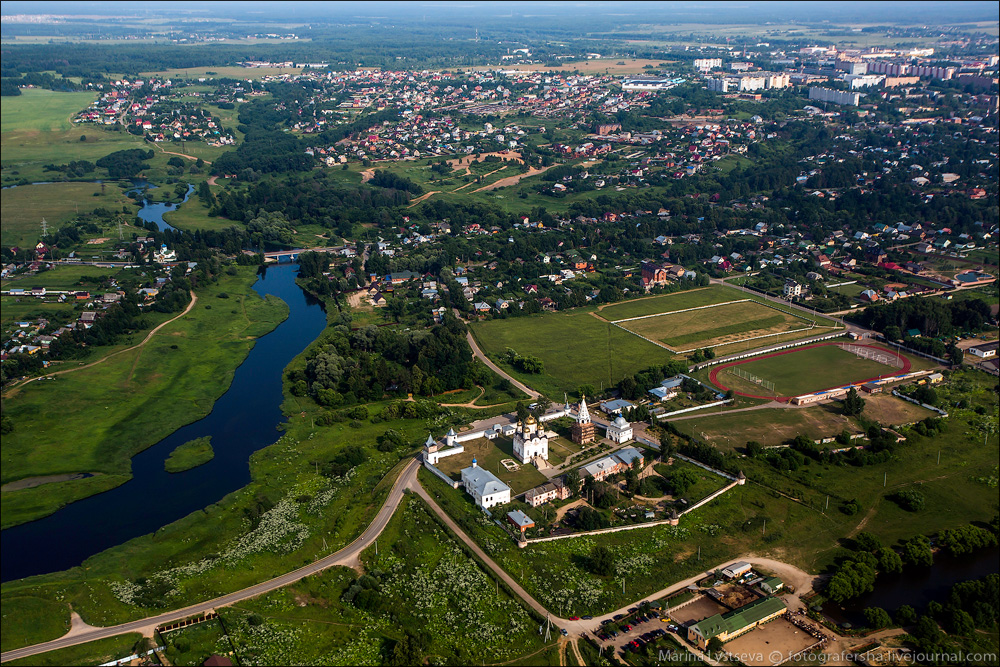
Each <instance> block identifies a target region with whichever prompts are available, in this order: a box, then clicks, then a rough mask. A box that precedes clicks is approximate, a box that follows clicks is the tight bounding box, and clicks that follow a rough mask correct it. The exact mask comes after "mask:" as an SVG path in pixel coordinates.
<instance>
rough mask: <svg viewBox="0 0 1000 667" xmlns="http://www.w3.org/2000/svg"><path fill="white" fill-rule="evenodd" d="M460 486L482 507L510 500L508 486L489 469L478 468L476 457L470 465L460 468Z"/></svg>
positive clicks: (485, 507)
mask: <svg viewBox="0 0 1000 667" xmlns="http://www.w3.org/2000/svg"><path fill="white" fill-rule="evenodd" d="M462 486H463V487H465V491H466V493H468V494H469V495H470V496H472V499H473V500H474V501H475V502H476V504H477V505H479V506H480V507H482V508H483V509H489V508H490V507H493V506H494V505H503V504H505V503H509V502H510V487H509V486H507V485H506V484H504V483H503V482H501V481H500V479H499V478H498V477H497V476H496V475H494V474H493V473H491V472H490V471H489V470H484V469H483V468H480V467H479V464H478V463H477V462H476V459H472V465H471V466H470V467H468V468H463V469H462Z"/></svg>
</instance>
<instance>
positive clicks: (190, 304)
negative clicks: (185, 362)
mask: <svg viewBox="0 0 1000 667" xmlns="http://www.w3.org/2000/svg"><path fill="white" fill-rule="evenodd" d="M190 293H191V301H190V302H188V305H187V308H185V309H184V310H183V311H181V313H180V315H178V316H177V317H171V318H170V319H169V320H167V321H166V322H163V323H161V324H159V325H157V326H156V327H155V328H154V329H152V330H151V331H150V332H149V333H148V334H146V337H145V338H143V339H142V342H141V343H138V344H136V345H133V346H131V347H126V348H125V349H123V350H117V351H115V352H112V353H111V354H108V355H105V356H103V357H101V358H100V359H98V360H97V361H92V362H90V363H89V364H86V365H85V366H75V367H73V368H65V369H63V370H61V371H53V372H51V373H46V374H45V375H39V376H37V377H33V378H28V379H27V380H22V381H21V382H18V383H17V384H13V385H11V387H10V389H8V390H7V392H6V393H5V394H4V398H9V397H10V396H12V395H13V393H11V392H12V391H13V390H14V389H15V388H17V387H23V386H24V385H26V384H28V383H29V382H34V381H36V380H44V379H46V378H52V377H55V376H56V375H65V374H66V373H72V372H74V371H82V370H83V369H84V368H90V367H91V366H96V365H97V364H103V363H104V362H105V361H107V360H108V359H110V358H111V357H115V356H118V355H119V354H122V353H125V352H130V351H131V350H135V349H137V348H140V347H142V346H143V345H145V344H146V343H148V342H149V341H150V339H151V338H152V337H153V336H154V335H155V334H156V332H157V331H159V330H160V329H162V328H163V327H165V326H167V325H168V324H170V323H171V322H173V321H175V320H179V319H180V318H182V317H184V316H185V315H187V314H188V313H190V312H191V309H192V308H194V305H195V304H196V303H198V295H197V294H195V293H194V290H191V291H190Z"/></svg>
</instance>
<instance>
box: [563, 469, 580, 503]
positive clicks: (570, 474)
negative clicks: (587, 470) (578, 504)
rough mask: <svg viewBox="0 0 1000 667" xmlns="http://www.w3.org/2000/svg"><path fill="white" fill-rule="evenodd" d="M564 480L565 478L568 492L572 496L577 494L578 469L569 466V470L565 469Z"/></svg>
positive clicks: (578, 484) (578, 483)
mask: <svg viewBox="0 0 1000 667" xmlns="http://www.w3.org/2000/svg"><path fill="white" fill-rule="evenodd" d="M565 480H566V486H567V487H568V488H569V490H570V493H571V494H573V495H574V496H576V495H579V493H580V486H581V482H580V469H579V468H570V469H569V470H567V471H566V475H565Z"/></svg>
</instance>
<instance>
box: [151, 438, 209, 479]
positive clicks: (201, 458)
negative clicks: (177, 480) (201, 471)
mask: <svg viewBox="0 0 1000 667" xmlns="http://www.w3.org/2000/svg"><path fill="white" fill-rule="evenodd" d="M214 458H215V450H213V449H212V438H211V436H206V437H204V438H196V439H194V440H191V441H189V442H185V443H184V444H183V445H178V446H177V447H176V448H175V449H174V451H172V452H170V456H168V457H167V460H166V461H164V462H163V467H164V469H165V470H166V471H167V472H184V471H185V470H190V469H191V468H197V467H198V466H200V465H203V464H205V463H208V462H209V461H211V460H212V459H214Z"/></svg>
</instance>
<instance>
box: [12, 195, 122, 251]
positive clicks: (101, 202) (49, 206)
mask: <svg viewBox="0 0 1000 667" xmlns="http://www.w3.org/2000/svg"><path fill="white" fill-rule="evenodd" d="M127 202H128V199H126V198H125V196H124V195H123V194H122V191H121V188H119V187H118V186H117V185H114V184H112V183H108V184H106V185H105V187H104V193H103V194H102V193H101V186H100V185H99V184H98V183H40V184H37V185H24V186H20V187H16V188H8V189H7V190H4V193H3V202H2V205H0V212H2V213H0V216H2V220H3V225H2V233H0V242H2V243H3V245H5V246H20V247H22V248H23V247H26V246H33V245H35V243H37V242H38V240H39V239H40V238H41V234H42V218H45V221H46V223H48V231H49V232H50V233H51V232H54V231H55V230H57V229H59V228H60V227H62V226H63V225H64V224H66V223H67V222H69V221H70V220H72V219H73V218H74V217H76V215H77V214H78V213H81V212H82V213H90V212H91V211H92V210H94V209H95V208H97V207H104V208H107V209H109V210H114V209H121V206H122V205H123V204H125V203H127Z"/></svg>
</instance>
